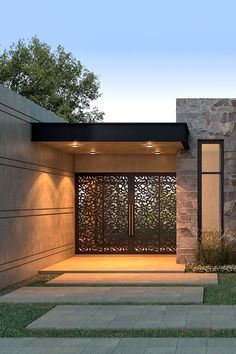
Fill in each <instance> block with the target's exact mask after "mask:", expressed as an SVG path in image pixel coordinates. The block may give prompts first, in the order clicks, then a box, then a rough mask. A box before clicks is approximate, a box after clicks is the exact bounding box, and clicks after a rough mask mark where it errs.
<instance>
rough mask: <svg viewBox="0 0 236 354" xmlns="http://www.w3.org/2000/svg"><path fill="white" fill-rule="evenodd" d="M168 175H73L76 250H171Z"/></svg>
mask: <svg viewBox="0 0 236 354" xmlns="http://www.w3.org/2000/svg"><path fill="white" fill-rule="evenodd" d="M175 250H176V177H175V175H174V174H102V173H101V174H77V175H76V252H77V253H157V254H158V253H175Z"/></svg>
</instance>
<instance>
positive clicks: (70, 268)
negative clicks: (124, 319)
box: [40, 255, 185, 273]
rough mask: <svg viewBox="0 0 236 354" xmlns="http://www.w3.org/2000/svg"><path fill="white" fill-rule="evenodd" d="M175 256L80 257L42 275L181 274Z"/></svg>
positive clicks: (59, 264)
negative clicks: (101, 273) (89, 273)
mask: <svg viewBox="0 0 236 354" xmlns="http://www.w3.org/2000/svg"><path fill="white" fill-rule="evenodd" d="M184 269H185V265H184V264H177V263H176V256H175V255H78V256H74V257H71V258H69V259H66V260H65V261H62V262H59V263H56V264H53V265H52V266H49V267H47V268H44V269H42V270H41V271H40V273H50V272H51V273H56V272H57V273H66V272H69V273H73V272H168V273H169V272H181V273H183V272H184Z"/></svg>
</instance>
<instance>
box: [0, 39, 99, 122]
mask: <svg viewBox="0 0 236 354" xmlns="http://www.w3.org/2000/svg"><path fill="white" fill-rule="evenodd" d="M0 83H1V84H3V85H5V86H6V87H8V88H10V89H11V90H13V91H15V92H17V93H19V94H21V95H22V96H24V97H26V98H28V99H30V100H32V101H34V102H35V103H38V104H39V105H41V106H43V107H45V108H46V109H48V110H50V111H52V112H54V113H55V114H57V115H59V116H61V117H64V118H65V119H67V120H68V121H69V122H96V121H101V120H103V114H104V113H102V112H99V111H98V109H97V108H96V107H95V108H91V102H92V101H94V100H96V99H97V98H98V97H99V96H100V93H99V88H100V85H99V81H98V78H97V76H96V75H95V74H94V73H92V72H90V71H88V70H87V69H86V68H85V67H84V66H83V65H82V64H81V63H80V61H79V60H77V59H76V58H75V57H73V55H72V54H71V53H66V52H65V50H64V48H63V47H62V46H58V47H57V49H56V51H54V52H53V51H52V50H51V47H50V46H49V45H47V44H46V43H43V42H41V41H40V40H39V39H38V38H37V37H33V38H32V39H31V40H30V41H29V42H28V43H25V42H24V41H23V40H19V41H18V42H17V43H16V44H14V43H13V44H12V45H11V46H10V48H9V49H8V50H5V51H4V52H3V53H2V54H1V55H0Z"/></svg>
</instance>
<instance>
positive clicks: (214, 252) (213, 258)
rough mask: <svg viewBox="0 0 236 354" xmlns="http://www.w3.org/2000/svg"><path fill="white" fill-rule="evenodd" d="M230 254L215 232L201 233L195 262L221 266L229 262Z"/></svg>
mask: <svg viewBox="0 0 236 354" xmlns="http://www.w3.org/2000/svg"><path fill="white" fill-rule="evenodd" d="M230 261H231V255H230V250H229V247H228V245H226V244H225V242H224V241H222V240H221V239H220V237H219V235H218V233H216V232H208V233H207V234H205V235H203V237H202V241H201V242H199V243H198V247H197V251H196V262H197V263H198V264H202V265H211V266H222V265H225V264H230Z"/></svg>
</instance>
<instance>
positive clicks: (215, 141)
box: [197, 139, 224, 241]
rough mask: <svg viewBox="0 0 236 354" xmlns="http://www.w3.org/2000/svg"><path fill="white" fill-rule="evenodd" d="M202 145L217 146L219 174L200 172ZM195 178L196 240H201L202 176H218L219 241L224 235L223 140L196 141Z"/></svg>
mask: <svg viewBox="0 0 236 354" xmlns="http://www.w3.org/2000/svg"><path fill="white" fill-rule="evenodd" d="M204 144H218V145H219V153H220V158H219V161H220V168H219V172H202V145H204ZM197 168H198V171H197V178H198V186H197V187H198V188H197V189H198V198H197V201H198V224H197V226H198V240H199V241H201V239H202V175H204V174H205V175H219V176H220V186H219V189H220V191H219V192H220V209H221V210H220V225H221V230H220V234H221V239H223V235H224V140H222V139H199V140H198V164H197Z"/></svg>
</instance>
